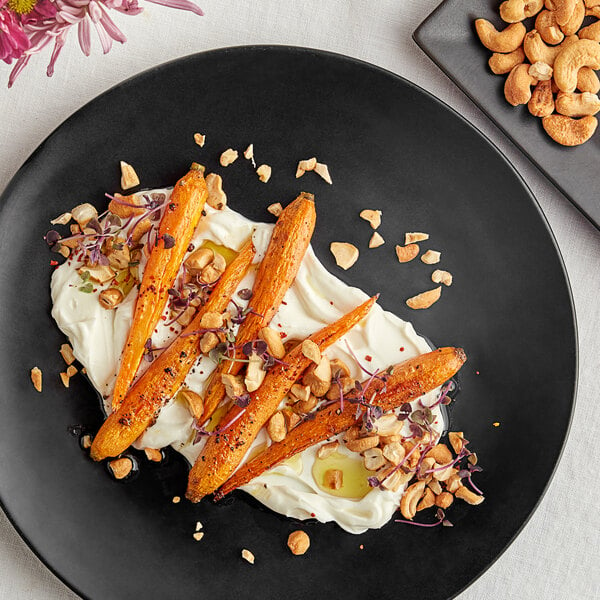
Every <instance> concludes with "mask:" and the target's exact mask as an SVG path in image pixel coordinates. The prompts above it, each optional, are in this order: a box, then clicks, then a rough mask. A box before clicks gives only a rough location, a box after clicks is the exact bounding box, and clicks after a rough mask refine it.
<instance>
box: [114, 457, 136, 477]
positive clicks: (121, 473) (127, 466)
mask: <svg viewBox="0 0 600 600" xmlns="http://www.w3.org/2000/svg"><path fill="white" fill-rule="evenodd" d="M108 466H109V468H110V470H111V473H112V474H113V477H114V478H115V479H125V477H127V475H129V473H131V470H132V469H133V463H132V462H131V459H130V458H128V457H127V456H122V457H121V458H115V459H114V460H111V461H110V462H109V463H108Z"/></svg>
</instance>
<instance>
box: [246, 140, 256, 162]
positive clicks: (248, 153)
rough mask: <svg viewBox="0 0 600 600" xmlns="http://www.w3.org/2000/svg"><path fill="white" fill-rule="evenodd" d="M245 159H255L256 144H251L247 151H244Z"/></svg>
mask: <svg viewBox="0 0 600 600" xmlns="http://www.w3.org/2000/svg"><path fill="white" fill-rule="evenodd" d="M244 158H245V159H246V160H253V159H254V144H250V145H249V146H248V147H247V148H246V149H245V150H244Z"/></svg>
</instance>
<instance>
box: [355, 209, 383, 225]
mask: <svg viewBox="0 0 600 600" xmlns="http://www.w3.org/2000/svg"><path fill="white" fill-rule="evenodd" d="M359 216H360V218H361V219H364V220H365V221H368V222H369V223H370V225H371V227H372V228H373V229H377V228H378V227H379V226H380V225H381V211H380V210H371V209H370V208H365V210H361V211H360V215H359Z"/></svg>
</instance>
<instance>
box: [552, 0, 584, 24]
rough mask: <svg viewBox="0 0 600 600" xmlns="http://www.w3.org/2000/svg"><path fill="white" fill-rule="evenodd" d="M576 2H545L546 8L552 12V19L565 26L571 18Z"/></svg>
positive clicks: (553, 0) (566, 0) (574, 0)
mask: <svg viewBox="0 0 600 600" xmlns="http://www.w3.org/2000/svg"><path fill="white" fill-rule="evenodd" d="M576 5H577V0H546V8H547V9H548V10H552V11H554V17H555V19H556V22H557V23H558V24H559V25H561V26H562V25H565V24H566V23H567V22H568V21H569V19H570V18H571V17H572V16H573V12H574V11H575V6H576Z"/></svg>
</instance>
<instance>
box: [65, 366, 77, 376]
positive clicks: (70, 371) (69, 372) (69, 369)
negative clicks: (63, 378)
mask: <svg viewBox="0 0 600 600" xmlns="http://www.w3.org/2000/svg"><path fill="white" fill-rule="evenodd" d="M76 373H77V367H75V366H73V365H69V366H68V367H67V376H68V377H73V375H75V374H76Z"/></svg>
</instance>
